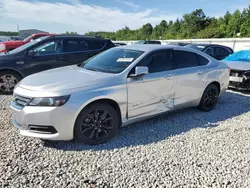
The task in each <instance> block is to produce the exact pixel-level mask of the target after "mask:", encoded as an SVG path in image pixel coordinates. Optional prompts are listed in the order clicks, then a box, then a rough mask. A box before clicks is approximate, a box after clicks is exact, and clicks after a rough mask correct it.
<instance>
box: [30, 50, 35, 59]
mask: <svg viewBox="0 0 250 188" xmlns="http://www.w3.org/2000/svg"><path fill="white" fill-rule="evenodd" d="M35 55H36V52H35V51H33V50H30V51H28V56H30V57H33V56H35Z"/></svg>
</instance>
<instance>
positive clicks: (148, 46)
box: [117, 44, 199, 52]
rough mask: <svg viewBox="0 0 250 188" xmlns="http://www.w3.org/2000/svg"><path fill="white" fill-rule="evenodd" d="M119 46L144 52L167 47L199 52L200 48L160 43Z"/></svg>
mask: <svg viewBox="0 0 250 188" xmlns="http://www.w3.org/2000/svg"><path fill="white" fill-rule="evenodd" d="M117 48H122V49H131V50H138V51H143V52H152V51H155V50H165V49H175V50H185V51H186V50H188V51H190V52H199V51H198V50H195V49H192V48H184V47H183V46H175V45H160V44H159V45H158V44H132V45H127V46H119V47H117Z"/></svg>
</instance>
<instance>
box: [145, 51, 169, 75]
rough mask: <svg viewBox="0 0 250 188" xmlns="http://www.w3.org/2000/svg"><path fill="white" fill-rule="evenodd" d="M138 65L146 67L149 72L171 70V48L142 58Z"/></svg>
mask: <svg viewBox="0 0 250 188" xmlns="http://www.w3.org/2000/svg"><path fill="white" fill-rule="evenodd" d="M140 66H146V67H148V70H149V73H157V72H163V71H169V70H172V50H162V51H158V52H155V53H153V54H152V55H150V56H148V57H147V58H146V59H144V60H143V62H142V63H140Z"/></svg>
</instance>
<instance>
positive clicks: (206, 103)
mask: <svg viewBox="0 0 250 188" xmlns="http://www.w3.org/2000/svg"><path fill="white" fill-rule="evenodd" d="M218 97H219V88H218V86H216V85H215V84H210V85H208V86H207V88H206V89H205V91H204V93H203V95H202V98H201V101H200V104H199V106H198V107H199V109H200V110H202V111H205V112H209V111H210V110H212V109H213V108H214V107H215V106H216V104H217V101H218Z"/></svg>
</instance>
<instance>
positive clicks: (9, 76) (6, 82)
mask: <svg viewBox="0 0 250 188" xmlns="http://www.w3.org/2000/svg"><path fill="white" fill-rule="evenodd" d="M21 79H22V78H21V76H20V75H18V74H17V73H15V72H12V71H1V72H0V94H4V95H10V94H12V93H13V90H14V88H15V86H16V84H17V83H18V82H19V81H20V80H21Z"/></svg>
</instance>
